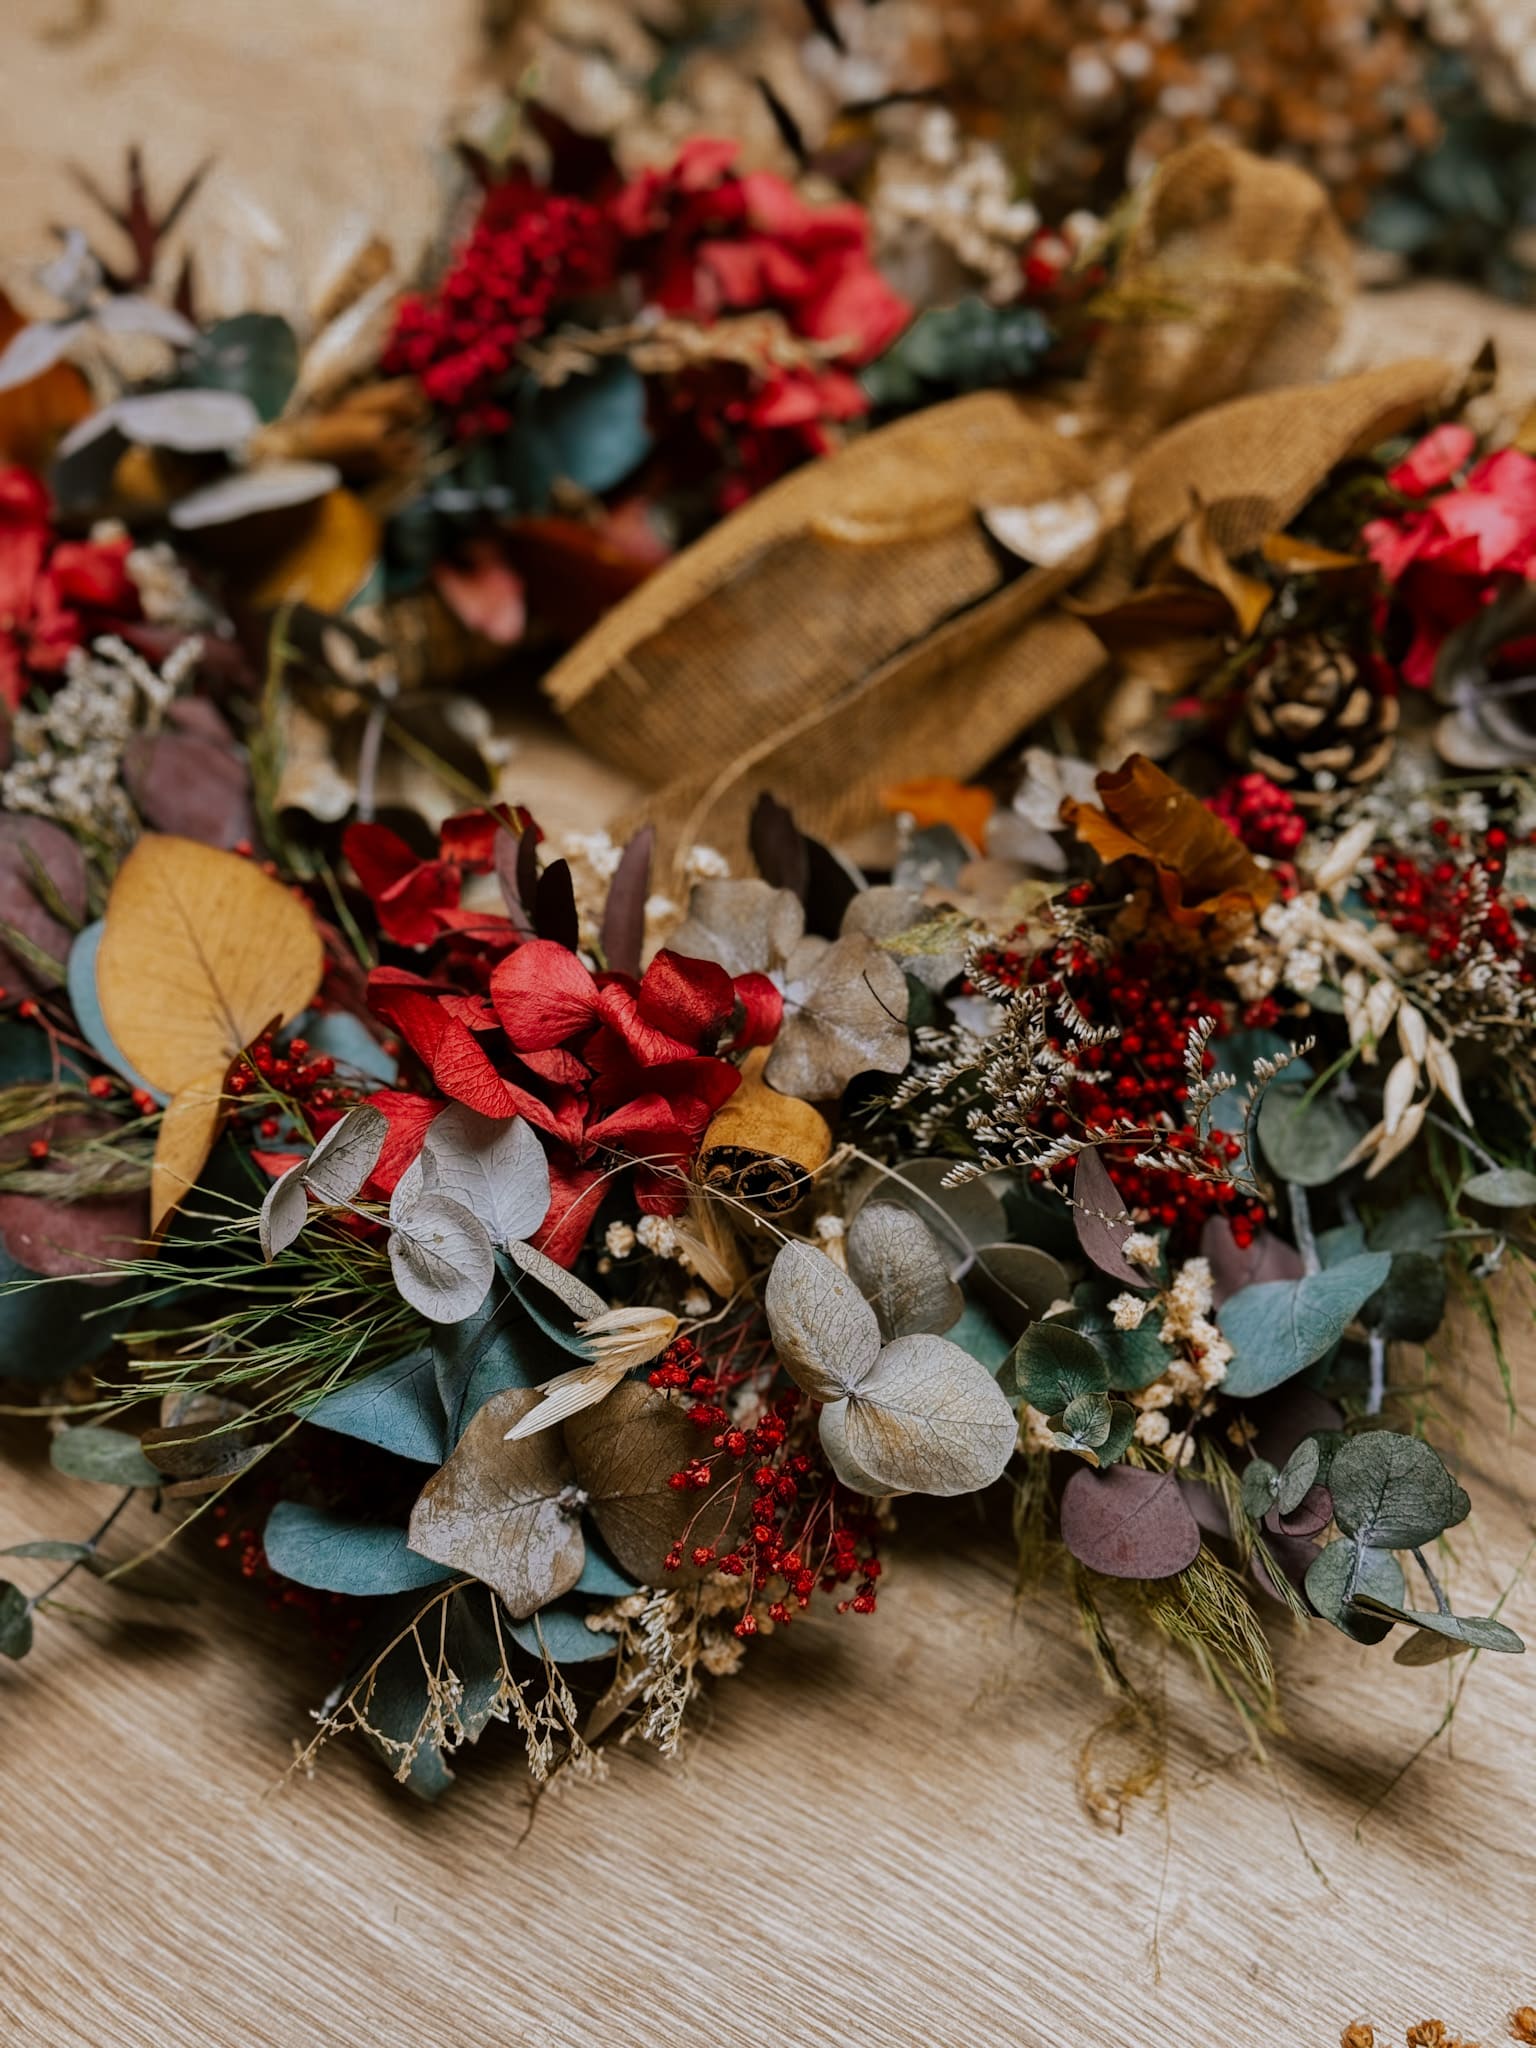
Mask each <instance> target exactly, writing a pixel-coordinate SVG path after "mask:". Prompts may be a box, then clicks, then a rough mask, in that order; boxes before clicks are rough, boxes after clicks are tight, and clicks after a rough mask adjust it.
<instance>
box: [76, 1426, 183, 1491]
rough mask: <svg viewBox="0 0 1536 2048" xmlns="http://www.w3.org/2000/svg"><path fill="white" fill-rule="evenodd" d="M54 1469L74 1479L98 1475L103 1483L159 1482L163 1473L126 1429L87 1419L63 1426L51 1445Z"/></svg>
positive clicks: (133, 1483) (124, 1484)
mask: <svg viewBox="0 0 1536 2048" xmlns="http://www.w3.org/2000/svg"><path fill="white" fill-rule="evenodd" d="M49 1456H50V1457H51V1458H52V1460H53V1464H54V1469H55V1470H56V1471H59V1472H67V1473H68V1474H69V1476H70V1478H71V1479H94V1480H95V1481H96V1482H97V1483H98V1484H99V1485H101V1486H159V1485H160V1483H161V1477H160V1474H159V1472H158V1471H156V1469H155V1467H154V1466H153V1465H151V1463H150V1462H149V1460H148V1458H146V1457H145V1455H144V1453H143V1451H142V1450H141V1449H140V1448H139V1440H138V1438H137V1437H136V1436H129V1434H128V1433H127V1431H126V1430H122V1429H103V1428H101V1427H100V1426H99V1425H98V1424H96V1423H94V1422H83V1423H81V1424H79V1425H78V1427H76V1428H74V1429H61V1430H60V1431H59V1433H58V1435H57V1436H56V1437H55V1438H54V1439H53V1442H52V1443H51V1444H50V1445H49Z"/></svg>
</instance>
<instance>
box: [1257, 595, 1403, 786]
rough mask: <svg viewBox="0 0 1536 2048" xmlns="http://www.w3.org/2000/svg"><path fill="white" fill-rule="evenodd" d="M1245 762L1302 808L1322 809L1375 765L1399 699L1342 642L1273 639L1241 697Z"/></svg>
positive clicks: (1387, 750) (1383, 756) (1380, 761)
mask: <svg viewBox="0 0 1536 2048" xmlns="http://www.w3.org/2000/svg"><path fill="white" fill-rule="evenodd" d="M1244 710H1245V712H1246V714H1247V716H1246V733H1245V740H1246V758H1247V762H1248V765H1249V766H1250V767H1251V768H1255V769H1257V770H1258V771H1259V773H1260V774H1261V775H1267V776H1268V777H1269V778H1270V780H1271V781H1272V782H1277V783H1278V784H1279V785H1280V787H1281V788H1282V789H1283V790H1285V791H1286V792H1287V793H1288V794H1289V795H1290V796H1291V797H1292V798H1293V799H1294V801H1295V802H1296V804H1297V805H1298V806H1300V807H1301V808H1302V809H1304V810H1312V811H1320V810H1326V809H1327V808H1328V807H1329V805H1331V804H1332V803H1334V802H1336V801H1337V799H1338V798H1339V797H1340V796H1341V795H1342V794H1343V793H1344V792H1345V791H1346V790H1349V789H1354V788H1358V786H1359V785H1360V784H1361V783H1363V782H1369V781H1370V780H1371V779H1372V777H1373V776H1377V775H1379V774H1380V773H1381V771H1382V769H1383V768H1385V767H1386V765H1387V762H1388V760H1389V759H1390V758H1391V754H1392V747H1393V743H1394V740H1395V738H1396V735H1397V699H1396V698H1395V697H1384V696H1378V695H1377V693H1376V692H1375V691H1374V690H1373V689H1372V688H1371V686H1370V684H1369V683H1368V682H1367V681H1366V680H1365V679H1364V678H1363V677H1362V675H1361V674H1360V669H1359V665H1358V663H1357V662H1356V661H1355V659H1354V657H1353V655H1351V654H1349V653H1348V652H1347V651H1346V650H1345V649H1344V648H1342V647H1336V646H1333V645H1332V644H1331V643H1330V642H1328V641H1327V640H1324V639H1322V638H1320V637H1319V636H1317V635H1316V634H1310V633H1309V634H1304V635H1303V636H1301V637H1300V638H1299V639H1295V640H1280V641H1277V642H1276V643H1275V645H1274V647H1273V648H1272V649H1271V651H1270V654H1269V656H1268V658H1267V659H1266V660H1265V662H1264V663H1263V665H1262V666H1261V667H1260V668H1259V669H1257V670H1256V671H1255V673H1254V675H1253V678H1252V680H1251V681H1250V682H1249V685H1248V692H1247V697H1246V699H1245V702H1244Z"/></svg>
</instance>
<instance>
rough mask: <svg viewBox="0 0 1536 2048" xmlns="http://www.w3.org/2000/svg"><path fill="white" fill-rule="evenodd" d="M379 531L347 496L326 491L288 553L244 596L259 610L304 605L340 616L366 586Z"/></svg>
mask: <svg viewBox="0 0 1536 2048" xmlns="http://www.w3.org/2000/svg"><path fill="white" fill-rule="evenodd" d="M381 538H382V528H381V527H380V525H379V522H378V519H377V518H376V517H375V515H374V514H373V513H372V512H371V511H370V510H369V509H368V507H367V506H366V505H365V504H364V503H363V501H362V499H361V498H359V497H357V496H356V495H355V494H354V493H353V492H351V491H328V492H327V493H326V495H325V496H324V497H323V498H321V499H320V501H319V503H318V504H316V505H315V506H314V508H313V510H312V511H310V512H309V513H308V514H307V516H306V518H305V520H304V524H303V527H302V529H301V531H300V533H299V537H298V538H297V539H296V540H295V541H294V543H293V545H292V546H291V547H287V548H285V549H284V550H283V552H282V553H281V554H280V555H279V556H278V557H277V559H276V560H275V561H273V562H270V563H268V565H267V567H266V568H265V569H264V570H263V572H262V574H261V575H260V577H258V579H257V581H256V582H255V584H254V585H253V586H252V588H251V589H250V590H249V591H248V592H247V596H248V598H249V600H250V602H251V603H252V604H253V605H255V606H256V607H257V608H258V609H261V610H264V609H267V608H269V607H274V608H275V607H276V606H277V605H280V604H308V605H313V606H314V608H315V610H316V611H320V612H339V611H342V610H344V609H345V608H346V606H347V605H348V604H350V603H351V601H352V599H353V598H354V597H356V595H357V593H358V592H359V591H360V590H361V589H362V587H363V585H364V583H366V582H367V580H368V576H369V573H370V571H371V570H372V568H373V565H374V563H375V562H376V561H377V560H378V554H379V543H380V540H381Z"/></svg>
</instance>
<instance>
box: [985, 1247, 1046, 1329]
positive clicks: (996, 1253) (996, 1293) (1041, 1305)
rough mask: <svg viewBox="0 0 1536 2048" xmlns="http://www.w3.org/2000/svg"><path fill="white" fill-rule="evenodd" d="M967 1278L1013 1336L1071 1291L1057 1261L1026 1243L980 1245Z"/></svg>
mask: <svg viewBox="0 0 1536 2048" xmlns="http://www.w3.org/2000/svg"><path fill="white" fill-rule="evenodd" d="M970 1280H971V1285H972V1286H973V1287H974V1288H975V1289H976V1292H977V1293H978V1294H979V1295H980V1296H981V1298H982V1300H983V1301H984V1302H986V1304H987V1306H988V1307H989V1308H990V1309H991V1310H992V1313H993V1314H994V1315H995V1316H996V1317H997V1319H998V1321H999V1322H1000V1323H1002V1324H1003V1326H1004V1327H1005V1328H1007V1329H1011V1330H1012V1331H1013V1332H1014V1334H1015V1335H1017V1334H1018V1332H1019V1331H1021V1330H1022V1329H1023V1328H1024V1326H1025V1324H1026V1323H1028V1322H1031V1321H1033V1320H1034V1319H1035V1318H1036V1317H1037V1316H1043V1315H1045V1314H1046V1312H1047V1311H1048V1310H1049V1309H1051V1308H1053V1307H1054V1306H1055V1304H1056V1303H1057V1302H1058V1301H1066V1300H1068V1299H1069V1298H1070V1294H1071V1288H1070V1286H1069V1283H1068V1280H1067V1276H1066V1273H1065V1271H1064V1269H1063V1268H1062V1265H1061V1263H1060V1261H1059V1260H1057V1259H1053V1258H1052V1257H1051V1255H1050V1253H1049V1252H1042V1251H1037V1250H1036V1249H1035V1247H1034V1246H1033V1245H1028V1244H987V1245H982V1246H981V1247H980V1249H979V1250H978V1251H977V1253H976V1263H975V1265H974V1266H973V1267H972V1269H971V1275H970Z"/></svg>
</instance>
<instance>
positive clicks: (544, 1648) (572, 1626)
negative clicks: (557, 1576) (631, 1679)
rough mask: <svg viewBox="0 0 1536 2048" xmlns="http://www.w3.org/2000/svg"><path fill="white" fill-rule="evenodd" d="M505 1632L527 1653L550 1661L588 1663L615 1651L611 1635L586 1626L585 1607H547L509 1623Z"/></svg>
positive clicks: (555, 1662)
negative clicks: (525, 1619)
mask: <svg viewBox="0 0 1536 2048" xmlns="http://www.w3.org/2000/svg"><path fill="white" fill-rule="evenodd" d="M507 1633H508V1635H510V1636H511V1638H512V1640H513V1641H514V1642H515V1643H516V1644H517V1646H518V1648H519V1649H521V1650H526V1651H527V1653H528V1655H529V1656H530V1657H538V1658H540V1659H543V1658H545V1657H547V1658H548V1659H549V1661H550V1662H551V1663H552V1664H591V1663H595V1662H596V1660H597V1659H598V1658H599V1657H611V1656H612V1655H613V1652H614V1639H613V1637H612V1635H610V1634H609V1633H607V1631H605V1630H603V1629H594V1628H588V1626H587V1617H586V1613H585V1610H583V1609H581V1608H577V1607H571V1606H560V1607H546V1608H544V1609H543V1610H542V1611H541V1612H540V1613H538V1614H534V1615H531V1616H530V1617H529V1618H528V1620H527V1621H514V1622H511V1623H509V1625H508V1628H507Z"/></svg>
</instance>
